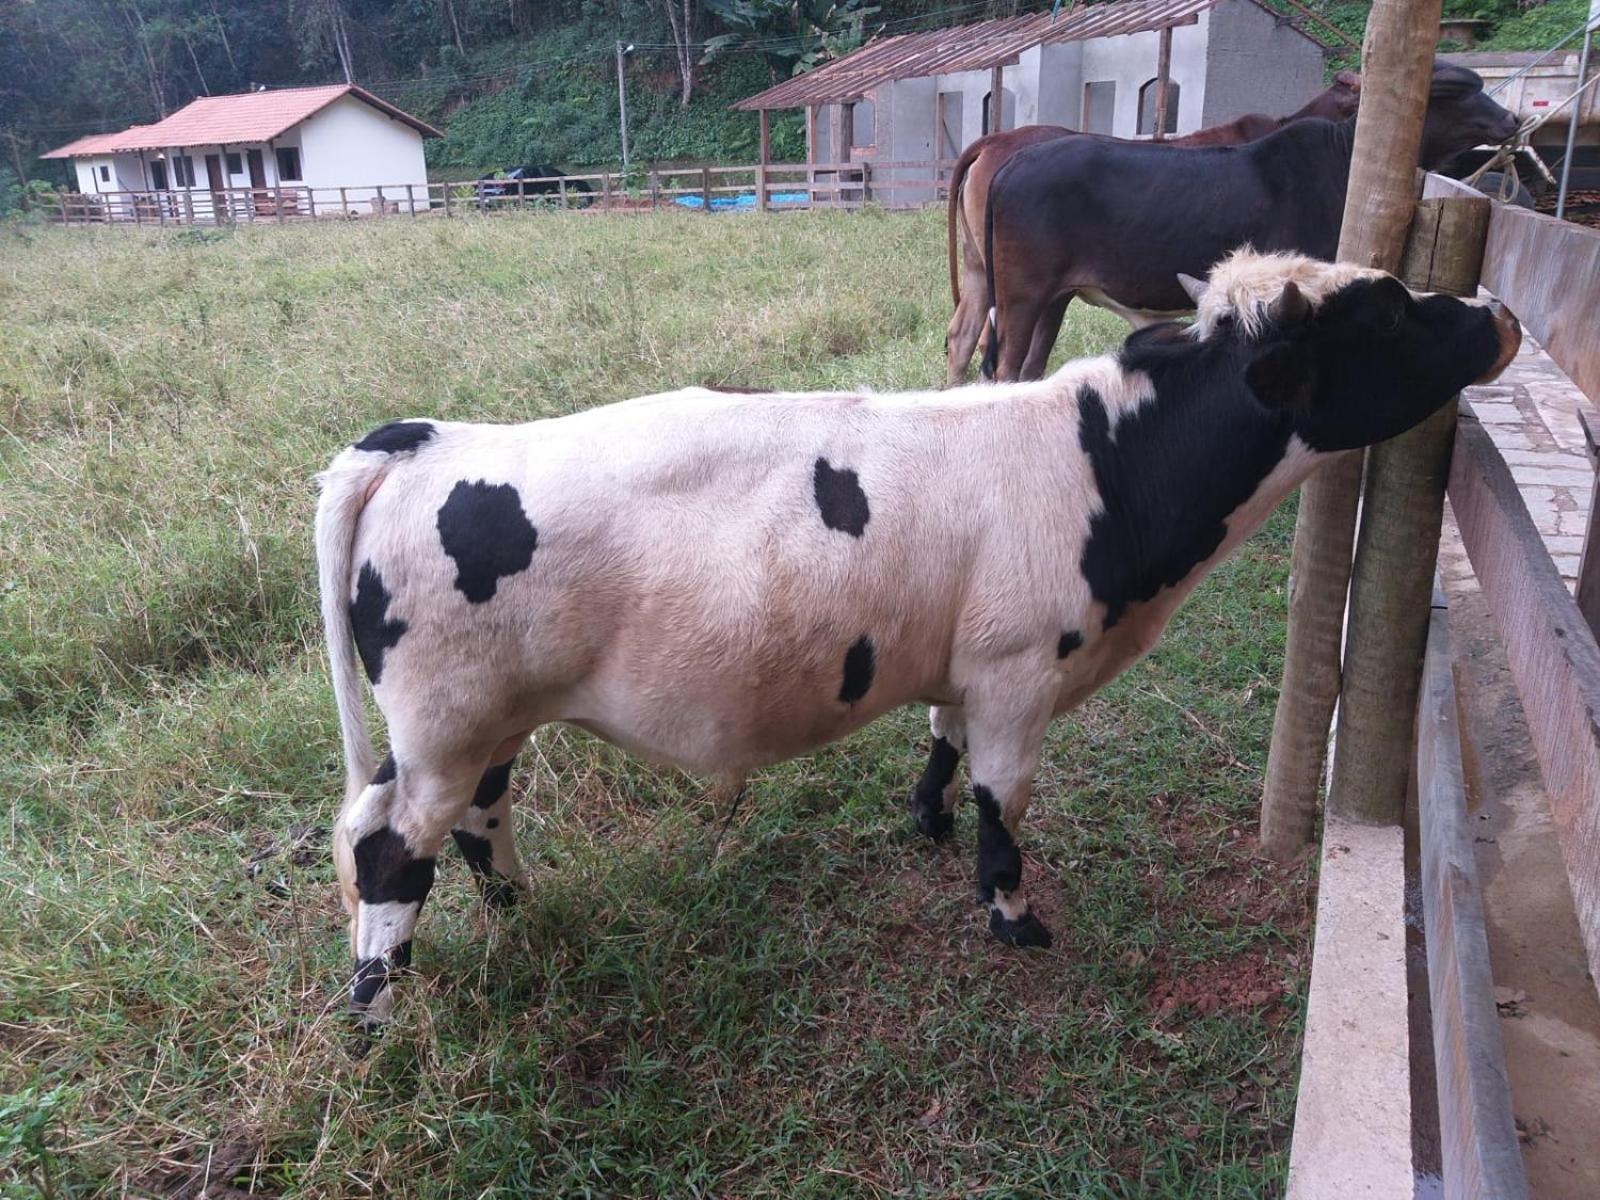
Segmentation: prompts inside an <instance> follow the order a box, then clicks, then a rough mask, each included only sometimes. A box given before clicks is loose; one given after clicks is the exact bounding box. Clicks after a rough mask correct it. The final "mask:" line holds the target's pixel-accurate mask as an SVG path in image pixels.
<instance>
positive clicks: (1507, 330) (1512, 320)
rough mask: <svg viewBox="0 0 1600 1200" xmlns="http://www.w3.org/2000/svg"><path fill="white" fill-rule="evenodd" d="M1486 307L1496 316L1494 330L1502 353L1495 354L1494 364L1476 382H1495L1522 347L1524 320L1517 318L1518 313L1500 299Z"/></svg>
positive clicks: (1492, 301) (1490, 302)
mask: <svg viewBox="0 0 1600 1200" xmlns="http://www.w3.org/2000/svg"><path fill="white" fill-rule="evenodd" d="M1486 307H1487V308H1488V309H1489V312H1490V313H1491V314H1492V315H1493V317H1494V332H1495V336H1496V337H1497V338H1498V339H1499V341H1500V353H1499V354H1497V355H1496V356H1495V360H1494V365H1493V366H1491V367H1490V368H1489V369H1488V370H1487V371H1485V372H1484V374H1483V377H1482V378H1480V379H1476V380H1474V381H1473V382H1474V383H1493V382H1494V381H1495V380H1496V379H1499V378H1500V372H1502V371H1504V370H1505V369H1506V367H1508V366H1509V365H1510V364H1511V360H1512V359H1513V358H1515V357H1516V356H1517V351H1518V350H1519V349H1521V347H1522V322H1521V321H1518V320H1517V318H1516V314H1514V313H1513V312H1512V311H1511V310H1510V309H1509V308H1507V307H1506V306H1505V305H1504V304H1501V303H1500V301H1498V300H1490V301H1489V303H1488V305H1487V306H1486Z"/></svg>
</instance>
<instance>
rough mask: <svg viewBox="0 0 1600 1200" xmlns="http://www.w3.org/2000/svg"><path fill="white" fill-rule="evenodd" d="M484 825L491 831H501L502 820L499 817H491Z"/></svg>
mask: <svg viewBox="0 0 1600 1200" xmlns="http://www.w3.org/2000/svg"><path fill="white" fill-rule="evenodd" d="M484 825H486V826H487V827H488V828H490V829H499V828H500V818H499V817H490V818H489V819H488V820H487V821H485V822H484Z"/></svg>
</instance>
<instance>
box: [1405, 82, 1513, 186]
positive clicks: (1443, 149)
mask: <svg viewBox="0 0 1600 1200" xmlns="http://www.w3.org/2000/svg"><path fill="white" fill-rule="evenodd" d="M1516 132H1517V118H1516V117H1515V116H1513V115H1512V114H1511V113H1509V112H1507V111H1506V110H1505V109H1503V108H1501V107H1500V106H1499V105H1498V104H1496V103H1495V102H1494V101H1493V100H1491V99H1489V97H1488V96H1486V95H1484V93H1483V80H1482V79H1481V78H1479V76H1478V73H1477V72H1476V71H1469V70H1467V68H1465V67H1453V66H1448V65H1446V64H1443V63H1441V64H1439V65H1438V66H1435V67H1434V68H1433V82H1432V84H1431V85H1430V86H1429V88H1428V113H1427V116H1426V117H1424V118H1423V122H1422V151H1421V154H1420V159H1421V162H1422V165H1423V166H1424V167H1427V168H1432V167H1436V166H1438V165H1439V164H1440V163H1442V162H1444V161H1445V160H1446V159H1448V158H1450V157H1451V156H1452V155H1455V154H1459V153H1460V152H1461V151H1463V150H1470V149H1471V148H1472V147H1473V146H1481V145H1483V144H1484V143H1486V142H1487V143H1489V144H1491V145H1498V144H1499V143H1501V142H1504V141H1507V140H1509V139H1510V138H1511V136H1512V135H1513V134H1514V133H1516Z"/></svg>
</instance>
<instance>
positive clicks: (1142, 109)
mask: <svg viewBox="0 0 1600 1200" xmlns="http://www.w3.org/2000/svg"><path fill="white" fill-rule="evenodd" d="M1160 91H1161V81H1160V80H1159V79H1152V80H1150V82H1149V83H1147V84H1145V85H1144V86H1143V87H1142V88H1140V89H1139V133H1140V134H1141V135H1147V134H1152V133H1154V132H1155V131H1156V96H1157V94H1158V93H1159V92H1160ZM1161 128H1162V132H1164V133H1168V134H1171V133H1175V132H1176V131H1177V128H1178V82H1177V80H1175V79H1169V80H1167V119H1166V121H1165V122H1164V123H1163V124H1162V126H1161Z"/></svg>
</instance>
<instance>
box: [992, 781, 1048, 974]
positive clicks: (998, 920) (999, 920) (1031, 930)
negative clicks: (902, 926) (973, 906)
mask: <svg viewBox="0 0 1600 1200" xmlns="http://www.w3.org/2000/svg"><path fill="white" fill-rule="evenodd" d="M972 798H973V800H974V802H975V803H976V804H977V808H978V903H980V904H993V903H994V894H995V892H996V891H1001V892H1006V893H1007V894H1009V893H1012V892H1015V891H1016V890H1017V889H1018V888H1019V887H1021V886H1022V852H1021V851H1020V850H1018V849H1017V843H1016V842H1015V840H1013V839H1012V837H1011V831H1010V830H1009V829H1007V828H1006V826H1005V822H1004V821H1002V820H1001V819H1000V805H999V804H998V803H997V802H996V801H995V798H994V793H992V792H991V791H990V790H989V789H988V788H986V787H984V786H982V785H981V784H976V783H975V784H973V785H972ZM989 932H990V933H992V934H994V936H995V937H997V938H999V939H1000V940H1001V941H1002V942H1004V943H1006V945H1008V946H1041V947H1043V946H1049V945H1050V943H1051V942H1052V941H1053V940H1054V939H1053V938H1052V937H1051V936H1050V931H1049V930H1048V929H1046V928H1045V926H1044V923H1043V922H1041V921H1040V920H1039V918H1038V917H1036V916H1034V915H1033V913H1032V912H1031V911H1029V912H1026V913H1024V914H1023V915H1022V917H1021V918H1020V919H1018V920H1015V921H1013V920H1012V919H1011V918H1009V917H1007V916H1006V915H1005V913H1003V912H1001V911H1000V910H999V909H998V908H991V909H990V910H989Z"/></svg>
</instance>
